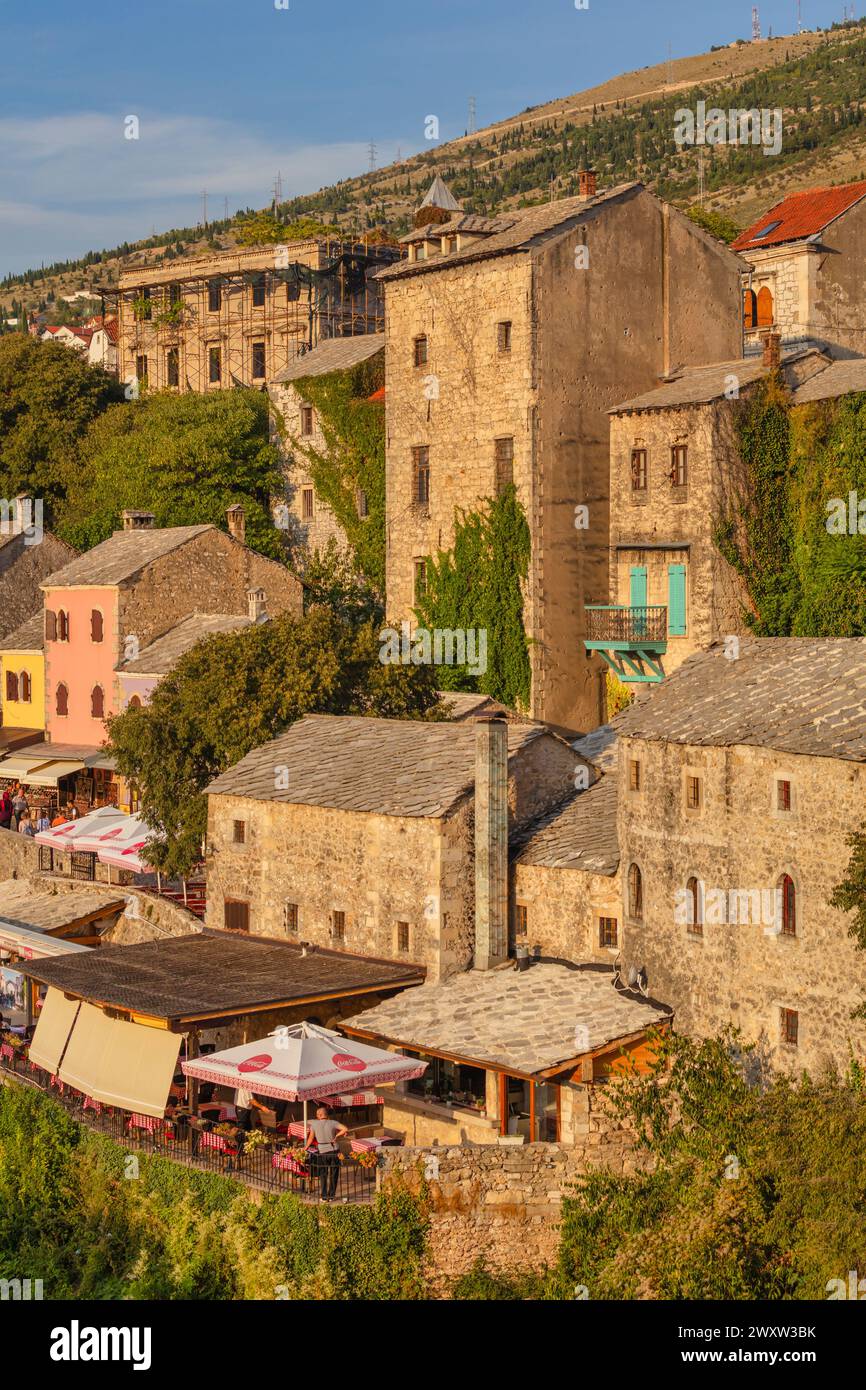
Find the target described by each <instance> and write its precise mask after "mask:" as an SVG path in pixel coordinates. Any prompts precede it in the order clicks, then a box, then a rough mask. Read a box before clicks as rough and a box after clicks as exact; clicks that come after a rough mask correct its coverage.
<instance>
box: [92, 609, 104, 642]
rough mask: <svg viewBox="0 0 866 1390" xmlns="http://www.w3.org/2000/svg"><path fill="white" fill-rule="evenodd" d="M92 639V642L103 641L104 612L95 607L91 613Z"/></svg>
mask: <svg viewBox="0 0 866 1390" xmlns="http://www.w3.org/2000/svg"><path fill="white" fill-rule="evenodd" d="M90 640H91V642H101V641H102V614H101V613H100V611H99V609H98V608H94V609H92V610H91V613H90Z"/></svg>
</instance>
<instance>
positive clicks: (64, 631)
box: [57, 608, 69, 642]
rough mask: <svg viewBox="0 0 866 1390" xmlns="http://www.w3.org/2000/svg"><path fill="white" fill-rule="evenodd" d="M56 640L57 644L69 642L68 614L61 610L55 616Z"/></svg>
mask: <svg viewBox="0 0 866 1390" xmlns="http://www.w3.org/2000/svg"><path fill="white" fill-rule="evenodd" d="M57 640H58V642H68V641H69V614H68V613H67V612H66V611H65V609H63V608H61V609H60V612H59V613H58V614H57Z"/></svg>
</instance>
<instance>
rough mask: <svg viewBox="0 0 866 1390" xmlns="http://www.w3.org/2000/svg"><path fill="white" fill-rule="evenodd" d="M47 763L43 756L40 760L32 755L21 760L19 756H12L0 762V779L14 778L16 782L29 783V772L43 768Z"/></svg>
mask: <svg viewBox="0 0 866 1390" xmlns="http://www.w3.org/2000/svg"><path fill="white" fill-rule="evenodd" d="M47 761H48V759H47V758H46V757H45V755H44V754H43V756H42V757H41V758H37V757H35V756H34V755H33V754H32V753H31V754H30V756H29V757H26V758H22V757H21V756H20V754H19V755H15V754H13V755H12V757H10V758H4V759H3V761H2V762H0V777H14V778H15V779H16V781H18V782H29V781H30V780H31V778H30V774H31V772H35V771H36V770H37V769H38V768H40V767H44V766H45V765H46V763H47Z"/></svg>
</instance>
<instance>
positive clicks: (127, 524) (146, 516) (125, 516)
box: [120, 511, 156, 531]
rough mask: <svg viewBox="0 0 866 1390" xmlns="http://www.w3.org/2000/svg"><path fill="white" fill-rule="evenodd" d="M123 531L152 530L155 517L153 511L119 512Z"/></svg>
mask: <svg viewBox="0 0 866 1390" xmlns="http://www.w3.org/2000/svg"><path fill="white" fill-rule="evenodd" d="M120 515H121V519H122V521H123V529H124V531H152V530H153V523H154V522H155V521H156V517H155V516H154V514H153V512H136V511H125V512H121V514H120Z"/></svg>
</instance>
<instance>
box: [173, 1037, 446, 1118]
mask: <svg viewBox="0 0 866 1390" xmlns="http://www.w3.org/2000/svg"><path fill="white" fill-rule="evenodd" d="M182 1066H183V1070H184V1072H185V1074H186V1075H187V1076H195V1077H197V1078H198V1079H199V1080H200V1081H212V1082H214V1083H215V1084H216V1085H218V1086H232V1087H234V1088H237V1087H241V1088H242V1089H244V1090H248V1091H252V1092H254V1093H255V1094H256V1095H263V1096H274V1097H276V1098H277V1099H278V1100H319V1099H324V1098H325V1097H326V1096H332V1095H333V1094H334V1092H337V1091H341V1090H344V1089H345V1087H346V1082H347V1081H350V1080H351V1081H352V1083H353V1084H354V1085H355V1086H356V1087H358V1088H360V1087H361V1086H364V1087H365V1088H369V1087H373V1086H385V1085H388V1084H389V1083H391V1082H394V1081H409V1080H411V1079H412V1078H414V1077H417V1076H423V1075H424V1072H425V1071H426V1070H427V1063H426V1062H419V1061H418V1060H417V1059H416V1058H414V1057H404V1056H403V1055H402V1054H401V1053H399V1052H386V1051H384V1050H383V1049H382V1048H379V1047H370V1046H369V1044H365V1043H356V1042H353V1043H351V1044H348V1043H347V1042H346V1039H345V1038H343V1037H341V1036H340V1034H339V1033H332V1032H331V1031H330V1029H328V1028H319V1027H317V1025H316V1024H314V1023H296V1024H294V1025H292V1026H291V1027H288V1028H278V1029H276V1031H275V1032H273V1033H270V1034H268V1036H267V1037H266V1038H260V1039H258V1041H256V1042H249V1043H241V1045H240V1046H239V1047H230V1048H228V1049H227V1050H226V1051H225V1052H212V1053H211V1054H210V1056H208V1057H195V1058H193V1059H192V1060H190V1061H187V1062H183V1063H182Z"/></svg>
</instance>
